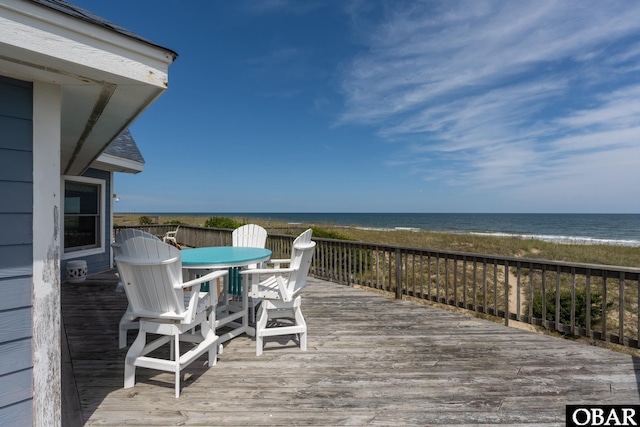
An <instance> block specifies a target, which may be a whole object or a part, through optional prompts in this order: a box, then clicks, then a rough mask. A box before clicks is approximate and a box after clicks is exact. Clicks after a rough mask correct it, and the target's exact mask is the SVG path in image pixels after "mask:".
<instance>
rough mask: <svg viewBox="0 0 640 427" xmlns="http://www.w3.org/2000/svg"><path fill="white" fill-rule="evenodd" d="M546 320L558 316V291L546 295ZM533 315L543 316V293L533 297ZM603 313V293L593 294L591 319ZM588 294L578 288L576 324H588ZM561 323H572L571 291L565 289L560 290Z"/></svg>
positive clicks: (583, 325) (551, 319)
mask: <svg viewBox="0 0 640 427" xmlns="http://www.w3.org/2000/svg"><path fill="white" fill-rule="evenodd" d="M546 311H547V314H546V320H549V321H553V320H554V319H555V316H556V291H555V289H552V290H550V291H547V297H546ZM533 315H534V317H537V318H542V294H540V293H538V294H536V295H535V296H534V298H533ZM601 315H602V295H600V294H591V319H592V321H593V320H595V319H597V318H599V317H600V316H601ZM586 317H587V294H586V291H585V290H584V289H577V290H576V312H575V321H576V326H580V327H583V328H584V327H586V326H587V321H586ZM560 323H564V324H565V325H571V291H570V290H569V289H564V290H561V291H560Z"/></svg>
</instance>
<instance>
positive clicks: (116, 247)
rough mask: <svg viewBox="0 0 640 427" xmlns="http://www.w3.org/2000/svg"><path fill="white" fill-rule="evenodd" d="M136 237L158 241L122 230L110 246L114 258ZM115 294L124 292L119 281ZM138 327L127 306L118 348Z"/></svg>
mask: <svg viewBox="0 0 640 427" xmlns="http://www.w3.org/2000/svg"><path fill="white" fill-rule="evenodd" d="M137 236H142V237H146V238H149V239H156V240H160V239H158V237H157V236H154V235H153V234H150V233H147V232H146V231H142V230H139V229H137V228H124V229H122V230H120V231H119V232H118V234H116V237H115V238H114V240H115V241H114V242H113V243H112V244H111V247H112V248H113V255H114V257H117V256H118V255H121V254H122V249H121V248H122V244H123V243H124V242H125V241H126V240H128V239H131V238H132V237H137ZM116 292H124V284H123V283H122V281H121V280H118V285H117V286H116ZM138 326H139V325H138V320H137V317H136V316H135V315H134V314H133V313H132V312H131V306H130V305H129V306H127V310H126V311H125V312H124V314H123V315H122V317H121V318H120V323H119V324H118V348H125V347H126V346H127V333H128V331H129V330H131V329H138Z"/></svg>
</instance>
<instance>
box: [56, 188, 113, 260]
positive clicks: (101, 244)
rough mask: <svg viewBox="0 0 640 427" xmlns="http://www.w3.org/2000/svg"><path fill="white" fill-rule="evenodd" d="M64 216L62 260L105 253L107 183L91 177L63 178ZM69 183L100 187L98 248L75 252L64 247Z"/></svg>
mask: <svg viewBox="0 0 640 427" xmlns="http://www.w3.org/2000/svg"><path fill="white" fill-rule="evenodd" d="M62 178H63V179H62V185H61V187H62V211H63V212H62V215H61V220H60V222H61V226H60V229H61V230H62V233H60V248H61V249H62V259H63V260H66V259H72V258H80V257H85V256H89V255H96V254H102V253H104V252H105V238H106V236H105V224H106V223H105V221H106V215H107V211H106V191H107V182H106V181H105V180H104V179H98V178H89V177H84V176H63V177H62ZM68 181H71V182H78V183H82V184H91V185H97V186H98V187H99V191H100V194H99V195H98V204H99V206H98V216H99V221H98V222H99V225H98V227H99V231H100V233H99V236H100V237H99V239H98V240H99V241H98V242H96V243H97V246H96V247H93V248H88V249H80V250H73V251H67V250H66V249H65V247H64V236H65V230H64V222H65V216H66V212H64V205H65V197H66V188H67V186H66V183H67V182H68Z"/></svg>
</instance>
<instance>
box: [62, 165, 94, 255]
mask: <svg viewBox="0 0 640 427" xmlns="http://www.w3.org/2000/svg"><path fill="white" fill-rule="evenodd" d="M103 188H104V181H101V180H97V179H92V178H80V177H77V178H74V179H70V178H67V179H66V180H65V182H64V252H65V254H73V255H77V254H78V253H79V252H82V254H83V255H84V254H86V253H87V252H86V251H91V252H96V251H101V250H102V243H103V236H102V234H103V233H102V230H103V228H104V227H103V217H104V213H103V203H102V200H103V198H104V196H103V194H104V190H103Z"/></svg>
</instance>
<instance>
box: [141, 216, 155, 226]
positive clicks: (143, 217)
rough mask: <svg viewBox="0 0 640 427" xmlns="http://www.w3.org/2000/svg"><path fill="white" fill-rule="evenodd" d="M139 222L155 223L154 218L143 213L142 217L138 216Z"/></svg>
mask: <svg viewBox="0 0 640 427" xmlns="http://www.w3.org/2000/svg"><path fill="white" fill-rule="evenodd" d="M138 224H140V225H149V224H153V220H152V219H151V218H149V217H148V216H146V215H143V216H141V217H140V218H138Z"/></svg>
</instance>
